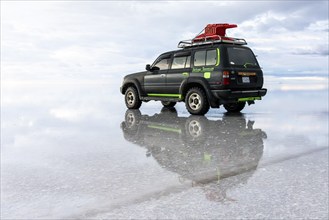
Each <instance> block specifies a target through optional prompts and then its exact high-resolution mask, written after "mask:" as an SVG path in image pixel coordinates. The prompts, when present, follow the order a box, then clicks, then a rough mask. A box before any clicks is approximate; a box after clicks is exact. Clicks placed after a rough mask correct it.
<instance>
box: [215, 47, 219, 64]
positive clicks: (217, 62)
mask: <svg viewBox="0 0 329 220" xmlns="http://www.w3.org/2000/svg"><path fill="white" fill-rule="evenodd" d="M219 64H220V51H219V48H217V61H216V65H215V66H219Z"/></svg>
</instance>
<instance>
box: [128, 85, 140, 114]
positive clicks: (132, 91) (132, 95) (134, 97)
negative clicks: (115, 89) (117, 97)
mask: <svg viewBox="0 0 329 220" xmlns="http://www.w3.org/2000/svg"><path fill="white" fill-rule="evenodd" d="M125 103H126V106H127V108H129V109H139V107H141V105H142V101H141V100H140V99H139V96H138V92H137V90H136V88H135V87H132V86H131V87H128V89H127V90H126V92H125Z"/></svg>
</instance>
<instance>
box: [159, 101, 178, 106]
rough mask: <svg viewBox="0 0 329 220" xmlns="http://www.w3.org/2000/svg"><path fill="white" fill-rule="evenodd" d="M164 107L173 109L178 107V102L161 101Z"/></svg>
mask: <svg viewBox="0 0 329 220" xmlns="http://www.w3.org/2000/svg"><path fill="white" fill-rule="evenodd" d="M161 103H162V105H163V106H164V107H167V108H172V107H174V106H175V105H176V102H169V101H161Z"/></svg>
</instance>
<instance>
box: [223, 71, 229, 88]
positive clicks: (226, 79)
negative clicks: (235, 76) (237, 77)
mask: <svg viewBox="0 0 329 220" xmlns="http://www.w3.org/2000/svg"><path fill="white" fill-rule="evenodd" d="M229 84H230V72H229V71H223V85H229Z"/></svg>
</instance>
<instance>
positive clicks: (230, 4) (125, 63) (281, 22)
mask: <svg viewBox="0 0 329 220" xmlns="http://www.w3.org/2000/svg"><path fill="white" fill-rule="evenodd" d="M1 4H2V7H1V15H2V18H1V21H2V39H1V55H2V58H1V59H2V62H1V68H2V70H3V71H2V74H3V75H4V76H5V78H30V77H40V76H41V75H42V76H54V72H57V74H55V75H60V73H62V75H63V76H68V75H71V76H74V75H75V76H76V77H79V78H81V77H85V78H89V77H99V76H100V75H101V76H107V77H117V76H118V74H119V75H120V76H121V75H124V74H126V73H129V72H133V71H140V70H143V69H144V66H145V64H146V63H152V62H153V60H154V59H155V58H156V57H157V56H158V55H159V54H160V53H162V52H165V51H168V50H173V49H177V48H176V45H177V43H178V41H180V40H184V39H186V38H190V37H193V36H195V35H196V34H197V33H198V32H199V31H201V30H202V29H203V28H204V26H205V25H206V24H208V23H222V22H227V23H237V24H238V26H239V27H238V28H237V29H232V30H230V31H229V34H230V35H233V36H236V37H242V38H246V40H247V41H248V43H249V45H250V47H251V48H252V49H254V50H255V53H257V54H258V55H259V57H260V59H261V60H262V63H261V64H262V66H263V67H264V69H265V70H267V71H272V72H276V71H280V72H283V71H286V70H287V68H286V66H289V67H292V66H293V65H295V66H294V68H290V69H294V71H297V72H301V71H302V70H301V69H299V67H298V66H299V65H298V63H296V62H291V60H295V59H297V58H293V57H292V56H298V57H299V58H298V62H300V63H304V61H303V59H308V56H314V55H320V56H319V58H318V59H317V60H314V61H315V63H316V65H315V64H312V65H310V66H309V67H307V68H308V69H309V70H310V71H318V72H319V73H322V74H325V73H327V72H328V65H327V61H325V59H322V58H321V56H322V57H327V56H328V50H325V49H323V48H328V2H327V1H220V2H217V1H205V2H204V1H191V2H188V1H169V2H164V1H161V2H158V1H151V2H144V1H141V2H138V1H136V2H131V1H129V2H125V1H121V2H116V1H115V2H113V1H96V2H92V1H70V2H51V1H50V2H48V1H46V2H41V1H36V2H30V1H29V2H8V1H5V2H2V3H1ZM300 55H303V56H300ZM302 57H305V58H302ZM278 62H279V63H280V64H281V65H280V67H278V65H277V63H278ZM319 63H321V65H319ZM38 66H40V69H39V70H38ZM44 66H46V67H48V68H43V67H44ZM41 67H42V68H41ZM273 67H275V68H273ZM304 68H305V67H303V71H304Z"/></svg>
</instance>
